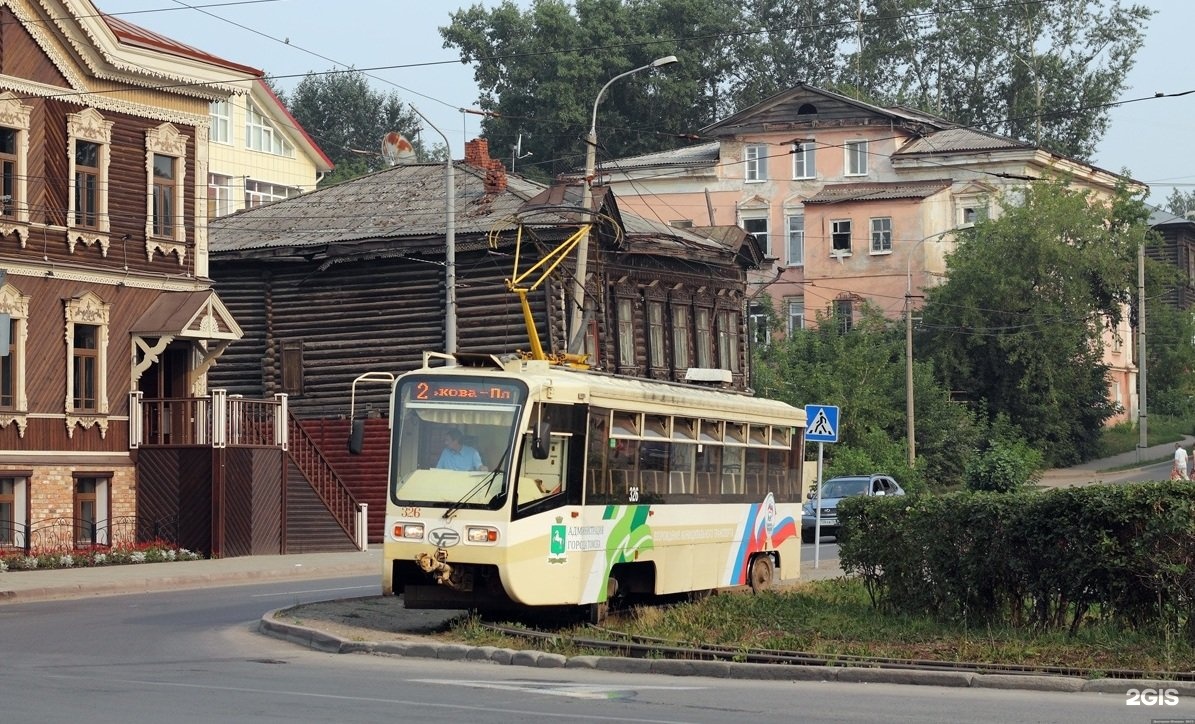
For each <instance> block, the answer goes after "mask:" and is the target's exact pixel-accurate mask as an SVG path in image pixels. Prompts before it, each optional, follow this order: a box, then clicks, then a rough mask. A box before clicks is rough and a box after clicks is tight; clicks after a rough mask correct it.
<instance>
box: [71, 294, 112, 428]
mask: <svg viewBox="0 0 1195 724" xmlns="http://www.w3.org/2000/svg"><path fill="white" fill-rule="evenodd" d="M65 308H66V400H65V403H64V409H65V411H66V434H67V437H74V434H75V426H76V425H77V426H79V427H82V428H83V429H84V430H87V429H90V428H91V427H93V426H96V425H98V426H99V428H100V436H101V437H107V435H108V325H109V319H110V318H111V311H110V306H109V305H108V304H106V303H104V300H102V299H100V298H99V296H97V295H96V294H95V293H94V292H84V293H83V294H81V295H79V296H77V297H73V298H71V299H67V300H66V303H65ZM76 324H90V325H93V326H95V327H98V330H97V339H96V347H97V350H96V400H95V407H96V409H95V410H94V411H91V410H87V411H80V410H76V409H75V407H74V399H75V376H74V366H73V365H74V362H75V325H76Z"/></svg>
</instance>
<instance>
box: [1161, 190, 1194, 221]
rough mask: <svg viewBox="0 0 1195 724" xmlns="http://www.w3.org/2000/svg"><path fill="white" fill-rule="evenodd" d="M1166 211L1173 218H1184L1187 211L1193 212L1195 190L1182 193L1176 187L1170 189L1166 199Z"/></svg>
mask: <svg viewBox="0 0 1195 724" xmlns="http://www.w3.org/2000/svg"><path fill="white" fill-rule="evenodd" d="M1166 210H1167V211H1169V212H1170V213H1172V214H1174V215H1175V216H1186V215H1187V212H1188V211H1195V190H1192V191H1187V192H1183V191H1181V190H1179V189H1178V188H1177V187H1176V188H1173V189H1171V190H1170V195H1169V196H1167V197H1166Z"/></svg>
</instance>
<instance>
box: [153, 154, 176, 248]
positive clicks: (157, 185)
mask: <svg viewBox="0 0 1195 724" xmlns="http://www.w3.org/2000/svg"><path fill="white" fill-rule="evenodd" d="M177 160H178V159H175V158H171V157H170V156H163V155H161V154H158V153H155V154H154V161H153V164H154V171H153V173H154V192H153V233H154V236H165V237H167V238H174V227H175V221H176V219H175V217H176V214H177V212H176V209H175V206H174V198H175V186H176V184H177V181H176V179H175V172H174V166H175V163H176V162H177Z"/></svg>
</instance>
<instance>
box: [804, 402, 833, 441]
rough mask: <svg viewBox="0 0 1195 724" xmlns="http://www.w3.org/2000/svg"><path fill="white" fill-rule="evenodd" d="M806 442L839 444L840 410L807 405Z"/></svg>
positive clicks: (831, 406) (825, 406)
mask: <svg viewBox="0 0 1195 724" xmlns="http://www.w3.org/2000/svg"><path fill="white" fill-rule="evenodd" d="M805 441H806V442H838V408H837V407H836V406H834V405H805Z"/></svg>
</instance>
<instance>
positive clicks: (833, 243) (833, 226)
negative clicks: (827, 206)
mask: <svg viewBox="0 0 1195 724" xmlns="http://www.w3.org/2000/svg"><path fill="white" fill-rule="evenodd" d="M843 224H845V225H846V227H845V231H844V230H843V226H842V225H843ZM839 234H846V248H845V249H839V248H838V246H837V239H836V238H835V237H837V236H838V235H839ZM853 234H854V229H853V228H852V227H851V220H850V219H833V220H831V221H830V252H831V254H832V255H833V254H834V253H839V254H845V255H846V256H850V255H851V253H852V251H853V247H854V241H853V238H852V237H853Z"/></svg>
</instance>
